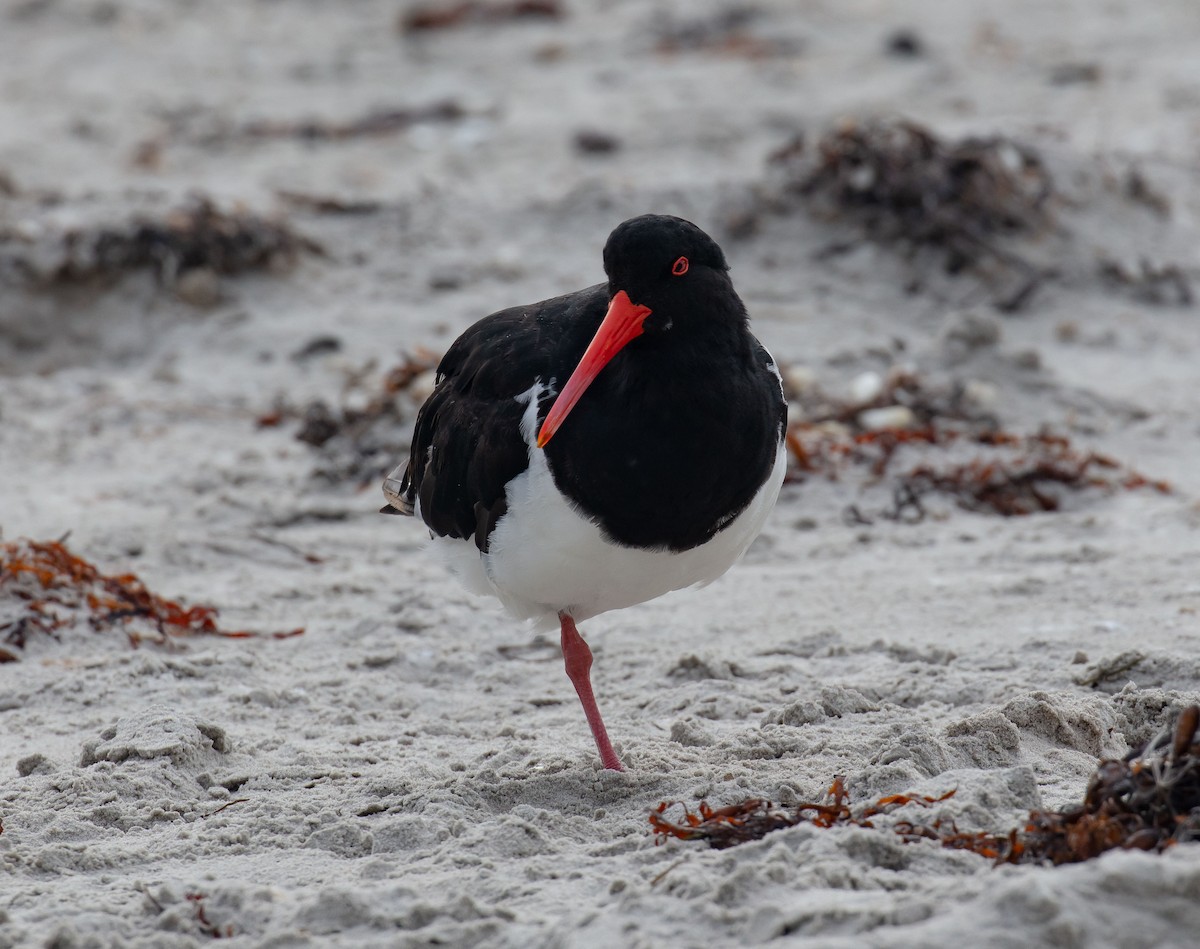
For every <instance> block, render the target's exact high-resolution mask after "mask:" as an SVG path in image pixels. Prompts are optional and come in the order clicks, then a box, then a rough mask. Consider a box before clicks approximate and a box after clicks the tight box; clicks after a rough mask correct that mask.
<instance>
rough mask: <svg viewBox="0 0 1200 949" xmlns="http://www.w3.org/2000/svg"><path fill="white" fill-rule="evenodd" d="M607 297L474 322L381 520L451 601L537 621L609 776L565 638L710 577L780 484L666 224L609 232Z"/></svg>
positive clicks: (758, 402)
mask: <svg viewBox="0 0 1200 949" xmlns="http://www.w3.org/2000/svg"><path fill="white" fill-rule="evenodd" d="M604 270H605V273H606V274H607V275H608V282H607V283H601V284H597V285H596V286H593V287H588V288H587V289H585V290H579V291H576V292H575V293H568V294H566V295H564V296H560V297H554V298H553V299H550V300H543V301H542V302H540V303H533V304H530V305H528V306H518V307H512V308H511V309H507V310H501V311H500V312H498V313H493V314H492V315H491V316H487V317H484V318H483V319H482V320H480V321H479V322H478V323H476V324H475V325H474V326H472V327H471V328H470V329H468V330H467V331H466V332H465V333H463V334H462V336H460V337H459V338H458V339H457V340H456V341H455V342H454V344H453V345H452V346H451V347H450V349H449V351H448V352H447V353H446V355H445V356H444V357H443V358H442V361H441V364H440V365H439V366H438V370H437V380H436V385H435V387H434V390H433V393H432V394H431V395H430V396H429V399H428V400H427V401H426V402H425V404H424V406H423V407H422V408H421V411H420V413H419V414H418V416H417V423H416V429H415V431H414V433H413V441H412V449H411V452H410V455H409V458H408V460H407V461H406V462H405V463H403V464H401V465H400V466H399V467H398V468H397V469H396V470H395V471H393V472H392V474H391V475H390V476H389V477H388V478H387V480H386V481H385V482H384V485H383V492H384V495H385V496H386V497H387V500H388V502H389V503H388V505H387V506H385V507H384V508H383V510H384V512H385V513H399V514H412V515H416V516H417V517H419V518H420V519H421V520H422V521H424V522H425V524H426V525H427V526H428V528H429V533H430V537H431V538H432V547H433V548H434V549H435V550H437V551H438V552H439V553H441V554H442V555H443V556H444V558H445V560H446V561H447V563H448V565H449V566H450V569H451V570H452V571H453V572H454V573H455V574H456V575H457V576H458V578H459V579H460V580H461V581H462V583H463V584H464V585H465V586H466V587H467V588H468V589H469V590H471V591H473V592H477V593H483V594H491V595H493V596H495V597H497V598H498V599H499V600H500V602H501V603H502V604H503V605H504V607H505V609H507V611H508V612H509V613H511V614H512V615H514V616H516V617H519V618H524V619H532V620H534V621H536V622H538V623H539V624H545V626H546V628H551V629H552V628H553V627H554V625H555V624H556V623H557V624H558V625H559V627H560V629H561V633H562V652H563V658H564V661H565V664H566V670H567V675H568V676H569V677H570V679H571V682H572V684H573V685H574V686H575V690H576V692H577V693H578V694H579V700H580V702H581V703H582V704H583V710H584V713H585V714H586V715H587V720H588V724H589V725H590V726H591V730H592V735H593V737H594V738H595V740H596V748H597V749H598V751H599V752H600V760H601V762H602V764H603V766H604V767H605V768H611V769H614V770H617V771H620V770H623V769H622V767H621V762H620V759H619V758H618V757H617V754H616V752H615V751H614V750H613V747H612V744H611V743H610V742H609V739H608V735H607V733H606V731H605V728H604V722H603V721H602V719H601V717H600V711H599V709H598V708H597V706H596V700H595V697H594V695H593V693H592V686H591V680H590V669H591V665H592V654H591V651H590V650H589V649H588V645H587V643H586V642H584V640H583V637H582V636H580V635H579V632H578V631H577V630H576V628H575V623H576V621H582V620H585V619H588V618H589V617H592V616H596V615H597V614H599V613H603V612H606V611H607V610H615V609H620V608H622V607H626V606H632V605H633V604H635V603H641V602H643V601H645V600H649V599H652V598H654V597H657V596H661V595H662V594H664V593H668V592H670V591H672V590H678V589H681V588H683V587H688V586H692V585H694V584H705V583H709V582H710V581H712V580H715V579H716V578H717V577H719V576H721V574H723V573H724V572H725V571H726V570H728V569H729V568H730V566H732V565H733V563H734V562H735V561H737V559H738V558H739V557H741V555H742V554H743V553H744V552H745V551H746V548H747V547H749V546H750V543H751V541H753V540H754V538H755V537H756V536H757V535H758V532H759V531H760V530H761V528H762V526H763V522H764V521H765V520H766V518H767V515H768V513H769V512H770V510H771V508H772V507H773V506H774V504H775V500H776V498H777V497H778V495H779V488H780V485H781V484H782V482H783V476H784V469H785V467H786V451H785V448H784V429H785V421H786V414H787V403H786V401H785V399H784V396H783V388H782V385H781V382H780V377H779V373H778V371H777V370H776V368H775V365H774V362H773V360H772V358H771V356H770V354H769V353H768V352H767V350H766V349H765V348H764V347H763V346H762V344H761V343H760V342H759V341H758V340H757V339H755V337H754V336H753V335H752V334H751V332H750V329H749V325H748V317H747V314H746V308H745V306H744V305H743V303H742V301H741V299H740V298H739V297H738V295H737V293H736V291H735V290H734V289H733V283H732V282H731V280H730V278H729V267H728V264H727V263H726V262H725V255H724V254H723V253H722V252H721V248H720V247H718V246H717V244H716V242H715V241H713V239H712V238H710V237H709V236H708V235H707V234H705V233H704V232H703V231H702V230H701V229H700V228H698V227H697V226H696V225H694V224H692V223H691V222H689V221H685V220H683V219H681V218H677V217H668V216H664V215H655V214H647V215H643V216H641V217H636V218H632V219H631V220H628V221H625V222H624V223H623V224H621V225H619V226H618V227H617V228H616V230H614V231H613V232H612V234H611V235H610V236H609V238H608V242H607V244H606V245H605V247H604Z"/></svg>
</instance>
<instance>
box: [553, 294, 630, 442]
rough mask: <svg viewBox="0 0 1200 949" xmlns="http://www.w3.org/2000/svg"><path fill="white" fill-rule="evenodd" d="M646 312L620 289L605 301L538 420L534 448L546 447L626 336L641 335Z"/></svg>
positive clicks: (626, 338) (623, 345) (621, 347)
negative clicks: (585, 341)
mask: <svg viewBox="0 0 1200 949" xmlns="http://www.w3.org/2000/svg"><path fill="white" fill-rule="evenodd" d="M649 315H650V308H649V307H648V306H642V305H641V304H640V303H634V302H633V301H632V300H630V299H629V294H628V293H626V292H625V291H624V290H618V291H617V294H616V296H614V297H613V298H612V302H611V303H609V305H608V313H607V314H605V317H604V322H602V323H601V324H600V328H599V329H598V330H596V335H595V336H593V337H592V341H591V343H589V344H588V348H587V351H586V352H585V353H584V354H583V358H582V359H580V360H579V365H578V366H576V367H575V371H574V372H573V373H571V378H570V379H568V380H567V384H566V385H565V386H563V387H562V390H561V391H560V392H559V393H558V398H557V399H555V400H554V404H553V405H552V406H550V414H549V415H547V416H546V421H544V422H543V423H542V429H541V431H540V432H538V438H537V446H538V448H545V447H546V442H548V441H550V439H551V438H553V437H554V433H555V432H557V431H558V428H559V426H560V425H562V423H563V419H565V418H566V417H567V413H568V412H570V411H571V409H573V408H575V403H576V402H578V401H579V398H580V396H582V395H583V393H584V392H586V391H587V387H588V386H590V385H591V384H592V382H593V381H594V380H595V378H596V376H598V375H600V370H601V369H603V368H604V367H605V366H607V365H608V363H609V360H611V359H612V358H613V356H615V355H616V354H617V353H619V352H620V351H621V350H622V349H624V348H625V346H626V345H628V343H629V341H630V340H632V339H636V338H637V337H638V336H641V335H642V323H643V322H644V321H645V319H646V317H648V316H649Z"/></svg>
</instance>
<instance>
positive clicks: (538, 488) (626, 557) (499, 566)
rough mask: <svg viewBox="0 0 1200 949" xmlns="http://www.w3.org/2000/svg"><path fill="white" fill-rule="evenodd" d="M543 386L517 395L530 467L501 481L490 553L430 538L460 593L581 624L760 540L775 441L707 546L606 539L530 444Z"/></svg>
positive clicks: (727, 563) (778, 464) (769, 500)
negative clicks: (677, 547) (751, 485)
mask: <svg viewBox="0 0 1200 949" xmlns="http://www.w3.org/2000/svg"><path fill="white" fill-rule="evenodd" d="M541 388H542V387H541V385H540V384H539V385H535V386H534V387H533V388H532V389H530V390H529V392H527V393H525V395H524V396H522V397H521V398H522V399H523V400H528V403H529V407H528V409H527V410H526V412H525V416H524V418H523V419H522V422H521V434H522V436H523V437H524V439H525V442H526V444H527V445H529V446H530V449H529V468H528V470H526V471H525V472H523V473H522V474H521V475H520V476H518V477H517V478H514V479H513V481H512V482H510V483H509V485H508V488H507V491H506V497H507V501H508V510H507V512H506V513H505V514H504V516H503V517H501V518H500V519H499V520H498V521H497V522H496V526H495V529H494V530H493V531H492V535H491V540H490V543H489V545H488V551H487V552H486V553H483V554H481V553H480V551H479V549H478V548H477V547H476V546H475V544H474V542H473V541H472V540H459V539H454V538H449V537H440V538H435V540H434V542H433V546H434V549H435V550H438V551H439V552H440V553H441V554H442V555H443V557H444V558H445V560H446V561H447V564H448V566H449V567H450V568H451V570H452V571H453V572H454V573H455V574H456V575H457V576H458V578H459V579H460V580H461V581H462V582H463V584H464V585H465V586H466V587H467V589H469V590H472V591H473V592H476V593H491V594H493V595H495V596H496V597H498V598H499V599H500V602H501V603H503V604H504V607H505V609H506V610H507V611H508V612H509V613H511V614H512V615H514V616H516V617H519V618H522V619H533V620H535V621H537V623H538V625H539V626H541V625H544V626H546V627H547V628H557V626H558V612H559V611H560V610H562V611H565V612H567V613H570V614H571V616H573V617H574V618H575V619H576V620H580V621H581V620H585V619H587V618H588V617H591V616H596V615H597V614H599V613H604V612H606V611H608V610H615V609H620V608H622V607H626V606H632V605H633V604H635V603H642V602H644V601H646V600H650V599H653V598H654V597H656V596H662V595H663V594H664V593H670V592H671V591H672V590H679V589H682V588H684V587H688V586H692V585H694V584H705V583H711V582H712V581H713V580H715V579H716V578H717V577H719V576H720V575H721V574H723V573H724V572H725V571H726V570H728V569H729V568H730V567H731V566H732V565H733V564H734V563H735V562H736V561H737V560H738V558H739V557H741V556H742V554H744V553H745V552H746V548H747V547H749V546H750V544H751V542H752V541H753V540H754V538H755V537H757V536H758V532H759V531H760V530H761V529H762V526H763V523H764V522H765V521H766V519H767V515H768V514H769V513H770V511H771V508H772V507H774V506H775V500H776V498H777V497H778V496H779V488H780V486H781V485H782V484H783V476H784V471H785V469H786V467H787V452H786V450H785V449H784V447H783V446H782V445H781V446H780V448H779V452H778V454H777V455H776V458H775V466H774V468H773V469H772V470H771V475H770V477H769V478H768V479H767V481H766V483H765V484H764V485H763V487H762V488H761V489H760V490H759V492H758V494H757V495H755V497H754V498H753V500H751V502H750V504H749V505H747V507H746V509H745V510H743V511H742V512H741V513H740V514H739V515H738V516H737V517H735V518H734V519H733V520H732V521H730V522H729V524H727V525H726V526H725V527H724V528H722V529H721V530H720V531H719V532H718V533H717V534H716V535H715V536H714V537H713V538H712V540H710V541H708V542H707V543H705V544H702V545H701V546H699V547H695V548H692V549H691V550H685V551H669V550H643V549H640V548H636V547H624V546H621V545H620V544H614V543H612V542H611V541H608V540H606V539H605V538H604V537H603V536H602V535H601V532H600V529H599V527H598V526H597V525H596V524H595V523H594V522H593V521H591V520H589V519H588V518H587V517H584V516H583V515H581V514H579V513H578V512H577V511H576V510H574V508H573V507H572V506H571V504H570V503H569V502H568V500H567V499H566V498H565V497H564V496H563V495H562V494H560V493H559V491H558V489H557V488H556V487H555V485H554V479H553V476H552V475H551V474H550V469H549V467H548V465H547V463H546V455H545V452H544V451H542V449H540V448H537V447H535V441H536V439H535V437H534V431H535V428H536V425H537V404H538V403H537V395H538V394H539V392H540V390H541ZM418 513H419V512H418Z"/></svg>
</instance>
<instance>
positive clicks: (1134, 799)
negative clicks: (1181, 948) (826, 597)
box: [650, 705, 1200, 866]
mask: <svg viewBox="0 0 1200 949" xmlns="http://www.w3.org/2000/svg"><path fill="white" fill-rule="evenodd" d="M1198 725H1200V706H1195V705H1190V706H1188V707H1187V708H1184V709H1183V710H1182V711H1181V712H1180V713H1179V715H1178V716H1177V718H1176V721H1175V723H1174V725H1173V726H1172V727H1171V728H1168V729H1166V730H1165V731H1163V732H1162V733H1161V734H1159V736H1158V737H1157V738H1155V740H1154V741H1152V742H1150V743H1149V744H1148V745H1147V746H1145V747H1144V748H1142V749H1139V750H1136V751H1133V752H1130V754H1129V755H1127V756H1126V757H1125V758H1124V759H1123V760H1120V761H1117V760H1106V761H1101V762H1100V764H1099V766H1098V767H1097V769H1096V771H1095V772H1094V774H1093V775H1092V778H1091V780H1090V781H1089V783H1088V789H1087V793H1086V795H1085V797H1084V800H1083V803H1082V804H1081V805H1080V806H1079V807H1075V808H1069V809H1067V810H1063V811H1044V810H1035V811H1031V812H1030V813H1029V817H1028V819H1027V821H1026V823H1025V824H1024V826H1023V827H1021V828H1014V829H1013V830H1010V831H1009V832H1007V833H988V832H963V831H960V830H959V829H958V828H957V826H956V825H955V823H954V821H953V820H948V819H945V818H942V817H938V818H936V819H934V820H933V821H932V822H930V823H928V824H921V823H916V822H913V821H911V820H902V821H897V822H895V823H893V824H891V825H890V826H888V827H879V826H877V825H876V824H875V823H873V822H872V820H871V818H873V817H878V816H880V815H887V814H889V813H890V812H891V811H892V810H894V809H895V808H896V807H899V806H902V805H904V804H913V803H915V804H919V805H921V806H924V807H928V806H929V805H931V804H937V803H940V802H942V801H945V800H948V799H949V798H950V797H952V796H953V795H954V793H955V792H954V791H953V790H951V791H948V792H947V793H945V794H943V795H942V796H941V797H914V796H911V795H892V796H889V797H884V798H880V799H879V800H878V801H877V802H875V804H873V805H870V806H867V807H864V808H858V809H855V808H852V807H851V805H850V800H849V794H848V792H847V791H846V787H845V782H844V779H843V778H842V777H840V776H839V777H836V778H835V779H834V781H833V785H832V786H831V787H830V789H829V792H828V798H829V800H828V801H826V802H823V803H820V804H797V805H795V806H794V807H791V808H786V809H784V808H777V807H775V806H774V805H772V804H771V802H770V801H765V800H763V799H761V798H749V799H747V800H745V801H742V802H740V803H737V804H731V805H729V806H727V807H721V808H712V807H710V806H709V805H708V804H707V802H704V801H701V802H700V805H699V807H698V808H697V810H696V812H694V813H693V812H692V811H691V810H689V809H688V808H686V807H685V808H684V814H683V819H682V821H681V822H679V823H673V822H670V821H668V820H666V819H665V818H664V817H663V816H662V815H663V814H664V812H666V811H667V810H668V809H669V808H671V807H673V806H675V805H674V803H672V802H664V803H662V804H659V805H658V807H657V808H656V809H655V810H654V811H653V812H652V813H651V814H650V826H651V827H652V828H653V831H654V833H655V836H656V842H658V843H661V842H662V841H663V840H665V839H667V838H668V837H675V838H678V839H680V840H701V841H704V842H705V843H707V844H708V845H709V846H710V847H713V848H714V849H717V850H721V849H724V848H727V847H732V846H735V845H736V844H741V843H746V842H748V841H752V840H759V839H761V838H762V837H764V836H765V835H766V834H768V833H771V832H772V831H775V830H781V829H783V828H786V827H794V826H796V825H797V824H801V823H809V824H812V825H813V826H816V827H840V826H854V827H865V828H870V829H876V830H890V832H892V833H895V834H897V835H899V836H900V837H901V839H902V840H904V841H905V842H906V843H907V842H912V841H917V840H933V841H936V842H937V843H939V844H941V845H942V846H943V847H948V848H952V849H955V850H968V851H970V852H972V853H975V854H979V855H980V856H982V857H987V858H989V859H991V860H994V861H995V862H996V863H997V864H1001V863H1051V864H1054V865H1056V866H1058V865H1061V864H1065V863H1079V862H1081V861H1084V860H1090V859H1092V858H1093V857H1098V856H1099V855H1100V854H1102V853H1105V852H1106V851H1108V850H1114V849H1118V848H1121V849H1125V850H1148V851H1155V852H1159V853H1161V852H1162V851H1164V850H1166V849H1167V848H1168V847H1171V846H1173V845H1174V844H1176V843H1179V842H1183V841H1193V840H1200V742H1197V741H1196V731H1197V727H1198Z"/></svg>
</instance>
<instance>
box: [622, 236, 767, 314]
mask: <svg viewBox="0 0 1200 949" xmlns="http://www.w3.org/2000/svg"><path fill="white" fill-rule="evenodd" d="M604 271H605V273H606V274H608V292H609V296H610V297H611V296H613V295H614V294H616V293H618V292H619V291H621V290H624V291H625V293H626V294H627V295H628V296H629V299H630V300H632V301H633V302H634V303H637V304H641V305H643V306H647V307H649V308H650V310H651V316H650V317H649V318H648V319H647V320H646V323H645V327H644V328H645V330H646V331H647V332H653V331H655V330H665V329H667V328H669V327H670V326H671V325H672V324H673V323H674V321H675V319H677V318H679V317H683V316H685V315H687V314H695V315H700V314H701V313H704V312H712V313H713V314H714V315H715V314H716V313H717V312H721V311H723V312H725V313H727V314H729V315H733V316H738V317H744V311H743V310H742V307H741V303H740V301H738V299H737V296H736V294H734V292H733V285H732V283H731V282H730V280H729V273H728V271H729V265H728V264H727V263H726V262H725V255H724V254H723V253H722V252H721V248H720V247H718V246H717V242H716V241H714V240H713V239H712V238H711V237H709V236H708V235H707V234H705V233H704V231H702V230H700V228H698V227H697V226H696V225H695V224H693V223H692V222H691V221H685V220H684V219H683V218H678V217H672V216H670V215H667V214H643V215H641V216H640V217H635V218H630V219H629V220H628V221H625V222H624V223H622V224H620V225H618V226H617V228H616V229H615V230H614V231H613V232H612V234H610V235H609V237H608V242H607V243H606V244H605V245H604ZM721 303H724V304H726V305H725V306H721V305H720V304H721Z"/></svg>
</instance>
